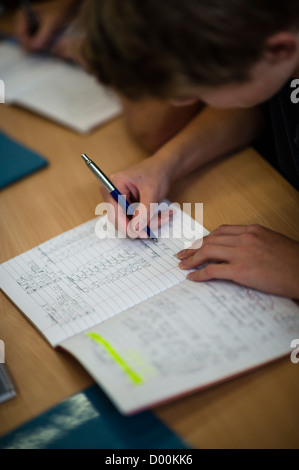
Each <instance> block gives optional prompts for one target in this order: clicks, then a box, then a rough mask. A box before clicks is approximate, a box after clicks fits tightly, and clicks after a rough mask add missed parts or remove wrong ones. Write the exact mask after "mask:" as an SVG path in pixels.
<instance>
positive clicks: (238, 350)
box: [62, 281, 299, 413]
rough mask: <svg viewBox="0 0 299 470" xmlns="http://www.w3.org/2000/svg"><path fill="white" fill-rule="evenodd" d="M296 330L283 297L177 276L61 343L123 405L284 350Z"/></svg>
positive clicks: (188, 387) (216, 377) (141, 404)
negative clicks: (169, 283) (176, 281)
mask: <svg viewBox="0 0 299 470" xmlns="http://www.w3.org/2000/svg"><path fill="white" fill-rule="evenodd" d="M96 336H98V337H100V338H101V339H102V341H105V342H107V344H109V345H110V348H113V349H114V350H115V351H117V356H116V357H117V358H121V361H122V362H121V363H119V361H117V360H115V358H114V357H113V356H112V355H111V354H109V351H107V349H106V348H105V347H103V344H101V343H100V342H95V341H93V340H92V338H93V337H96ZM298 336H299V309H298V307H297V306H296V305H295V304H294V303H293V302H291V301H289V300H287V299H282V298H278V297H274V296H269V295H266V294H262V293H260V292H256V291H254V290H251V289H247V288H245V287H240V286H237V285H235V284H233V283H229V282H220V281H214V282H206V283H202V284H197V283H193V282H191V281H184V282H181V283H180V284H178V285H176V286H174V287H172V288H170V289H168V290H166V291H164V292H162V293H160V294H159V295H157V296H155V297H153V298H151V299H149V300H148V301H147V302H143V303H141V304H139V305H137V306H135V307H133V308H131V309H129V310H127V311H126V312H124V313H123V314H122V315H119V316H118V317H115V318H112V319H110V320H108V321H107V322H104V323H103V324H101V325H98V326H96V327H95V328H93V329H92V332H91V331H89V332H88V333H86V334H81V335H78V336H76V337H74V338H71V339H69V340H67V341H66V342H64V343H63V345H62V346H63V347H64V348H65V349H67V350H68V351H69V352H71V353H72V354H73V355H74V356H75V357H77V359H78V360H79V361H80V362H81V363H82V364H83V365H84V367H85V368H86V369H87V370H89V372H90V373H91V375H92V376H93V377H94V379H95V380H96V381H97V382H98V383H100V384H101V385H102V387H103V388H104V389H105V390H106V391H107V393H108V394H109V396H110V397H111V398H112V399H113V401H114V402H115V404H116V406H118V407H119V409H121V411H122V412H124V413H130V412H132V411H133V410H134V411H136V410H138V409H143V408H147V407H148V406H150V405H153V404H155V403H158V402H160V401H164V400H168V399H169V398H173V397H175V396H177V395H181V394H184V393H187V392H190V391H192V390H195V389H199V388H201V387H206V386H208V385H211V384H214V383H215V382H219V381H222V380H225V379H228V378H229V377H231V376H234V375H236V374H240V373H242V372H244V371H246V370H249V369H251V368H253V367H257V366H260V365H262V364H265V363H266V362H268V361H271V360H274V359H277V358H279V357H281V356H283V355H285V354H288V353H289V351H290V343H291V340H292V339H293V338H295V337H298ZM123 364H125V365H126V370H125V369H124V367H123ZM127 371H129V373H128V372H127ZM132 376H133V377H138V379H139V380H138V381H133V380H132Z"/></svg>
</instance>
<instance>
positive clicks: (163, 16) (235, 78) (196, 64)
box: [83, 0, 299, 299]
mask: <svg viewBox="0 0 299 470" xmlns="http://www.w3.org/2000/svg"><path fill="white" fill-rule="evenodd" d="M85 28H86V36H85V41H84V44H83V51H84V58H85V60H86V62H87V63H88V64H89V66H90V68H91V70H92V71H93V72H94V73H95V74H96V75H97V77H98V78H99V80H100V81H102V82H103V83H104V84H106V85H109V86H111V87H113V88H114V89H116V90H118V91H119V92H120V93H121V94H122V95H124V96H126V97H128V99H130V100H140V99H141V98H142V97H147V96H150V97H155V98H163V99H168V100H170V101H171V102H172V103H173V104H175V105H177V106H185V105H187V104H188V105H190V104H192V103H195V102H197V101H198V100H202V101H204V102H205V103H206V104H207V105H208V107H206V108H205V110H204V112H202V113H200V114H199V115H197V116H196V118H195V119H193V120H192V121H191V122H189V124H188V125H187V126H185V128H184V129H183V131H182V132H180V133H179V134H178V135H177V136H175V137H174V138H173V139H172V140H170V141H169V142H167V144H166V145H164V146H162V147H160V149H159V150H158V151H157V152H156V153H155V154H154V155H153V156H152V157H150V158H148V159H146V160H144V161H143V162H141V163H139V164H137V165H134V166H133V167H130V168H128V169H126V170H125V171H121V172H118V173H117V174H115V175H112V176H111V179H112V181H113V182H114V183H115V185H116V186H117V187H118V189H119V190H120V192H121V193H123V194H126V195H127V197H128V198H130V196H131V195H139V201H140V202H141V203H143V204H144V205H145V206H146V207H147V208H148V207H149V204H150V203H151V202H158V201H160V200H161V199H162V198H163V197H164V196H166V194H167V192H168V189H169V187H170V185H171V184H174V182H175V181H176V180H177V179H178V178H181V177H182V176H183V175H186V174H188V173H190V172H192V171H193V170H194V169H195V168H197V167H199V166H200V165H202V164H203V163H206V162H207V161H209V160H212V159H213V158H215V157H217V156H219V155H220V154H223V153H225V152H227V151H231V150H233V147H238V146H242V145H244V144H245V143H247V142H249V141H251V140H253V139H255V138H256V133H257V128H259V125H260V124H259V123H260V122H261V119H262V118H261V117H258V118H257V116H260V115H262V111H258V110H257V108H256V106H257V105H260V104H261V103H265V104H264V108H265V116H266V119H265V120H266V127H268V125H269V124H271V126H270V127H271V134H270V142H271V144H273V155H274V158H275V161H273V162H272V163H273V164H274V165H275V166H276V167H277V168H278V169H279V171H280V172H281V173H282V174H283V176H284V177H285V178H286V179H288V181H289V182H290V183H291V184H292V185H293V186H294V187H295V188H296V189H298V188H299V104H298V102H299V2H298V0H285V1H284V2H281V0H226V1H225V2H223V0H209V2H206V1H205V0H189V1H188V2H186V1H183V0H164V1H163V2H161V1H160V0H143V1H142V2H140V1H138V0H101V1H100V2H99V1H95V0H88V1H87V2H86V8H85ZM226 109H229V110H230V111H229V112H227V111H225V110H226ZM203 114H205V124H204V125H203V126H200V125H199V123H200V120H201V118H202V115H203ZM267 119H268V121H267ZM232 142H234V145H232ZM103 197H104V198H106V200H107V201H109V203H111V204H113V203H114V201H113V200H112V198H110V197H109V195H108V196H107V193H105V192H103ZM298 212H299V210H298ZM147 213H148V214H149V211H147ZM144 218H145V219H146V215H145V216H144ZM139 221H140V218H139ZM146 223H147V220H144V225H145V224H146ZM178 257H179V259H180V260H181V262H180V267H181V268H182V269H191V268H195V267H197V266H200V265H202V264H204V263H206V262H212V263H210V264H208V265H207V266H206V267H204V268H203V269H200V270H197V271H195V272H193V273H191V274H189V275H188V278H189V279H191V280H194V281H205V280H210V279H226V280H231V281H235V282H238V283H240V284H243V285H246V286H248V287H251V288H256V289H259V290H261V291H264V292H267V293H272V294H277V295H282V296H285V297H290V298H295V299H298V298H299V243H298V242H295V241H294V240H291V239H289V238H287V237H285V236H283V235H281V234H279V233H276V232H274V231H271V230H268V229H266V228H264V227H261V226H258V225H250V226H221V227H219V228H218V229H217V230H215V231H214V232H212V233H211V234H210V235H209V236H208V237H206V238H205V239H204V243H203V245H202V247H201V248H200V249H193V250H184V251H182V252H180V253H179V254H178ZM213 262H214V263H213Z"/></svg>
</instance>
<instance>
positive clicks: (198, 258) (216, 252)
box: [179, 245, 234, 269]
mask: <svg viewBox="0 0 299 470" xmlns="http://www.w3.org/2000/svg"><path fill="white" fill-rule="evenodd" d="M233 254H234V248H231V247H226V246H222V245H219V246H218V245H207V246H205V247H203V248H201V249H200V250H196V251H195V253H194V254H193V255H192V256H189V258H186V259H184V260H183V261H181V262H180V264H179V268H180V269H193V268H196V267H197V266H201V265H202V264H205V263H208V262H209V261H230V260H231V258H232V257H233Z"/></svg>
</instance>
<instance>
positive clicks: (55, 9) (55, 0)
mask: <svg viewBox="0 0 299 470" xmlns="http://www.w3.org/2000/svg"><path fill="white" fill-rule="evenodd" d="M80 3H81V1H80V0H51V1H46V2H42V3H32V9H33V10H34V12H35V14H36V16H37V18H38V21H39V28H38V30H37V32H36V33H35V34H33V35H30V29H29V24H28V19H27V16H26V14H25V12H24V10H23V9H22V8H21V9H19V11H18V13H17V15H16V24H15V32H16V36H17V38H18V40H19V41H20V43H21V44H22V46H23V47H24V48H25V49H27V50H28V51H41V50H44V49H47V48H48V46H49V44H52V43H53V39H54V38H55V36H56V34H58V33H59V32H61V31H62V30H63V29H64V28H65V27H66V26H67V25H68V24H69V22H70V21H71V20H72V19H73V18H74V17H75V16H76V14H77V8H78V6H79V5H80Z"/></svg>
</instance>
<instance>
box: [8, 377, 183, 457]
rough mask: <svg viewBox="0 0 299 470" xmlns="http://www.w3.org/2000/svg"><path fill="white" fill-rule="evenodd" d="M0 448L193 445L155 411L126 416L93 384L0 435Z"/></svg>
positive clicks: (166, 446) (175, 447) (119, 447)
mask: <svg viewBox="0 0 299 470" xmlns="http://www.w3.org/2000/svg"><path fill="white" fill-rule="evenodd" d="M0 449H190V447H189V446H188V445H187V444H186V443H185V442H184V441H182V440H181V439H180V438H179V437H178V436H177V435H176V434H174V433H173V432H172V431H171V430H170V429H169V428H168V427H167V426H165V424H163V423H162V421H160V420H159V419H158V418H157V417H156V416H155V415H154V414H153V413H152V412H151V411H144V412H142V413H138V414H136V415H133V416H124V415H122V414H120V413H119V412H118V411H117V409H116V408H115V407H114V405H113V404H112V402H110V400H109V399H108V398H107V396H106V395H105V394H104V393H103V392H102V391H101V389H100V388H99V387H98V386H97V385H92V386H91V387H89V388H87V389H86V390H84V391H83V392H79V393H77V394H75V395H73V396H71V397H70V398H68V399H66V400H65V401H63V402H62V403H60V404H59V405H57V406H55V407H54V408H51V409H50V410H48V411H46V412H45V413H43V414H42V415H40V416H38V417H37V418H34V419H33V420H31V421H29V422H28V423H26V424H24V425H23V426H21V427H19V428H17V429H16V430H14V431H12V432H11V433H9V434H7V435H6V436H3V437H2V438H1V439H0Z"/></svg>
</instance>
